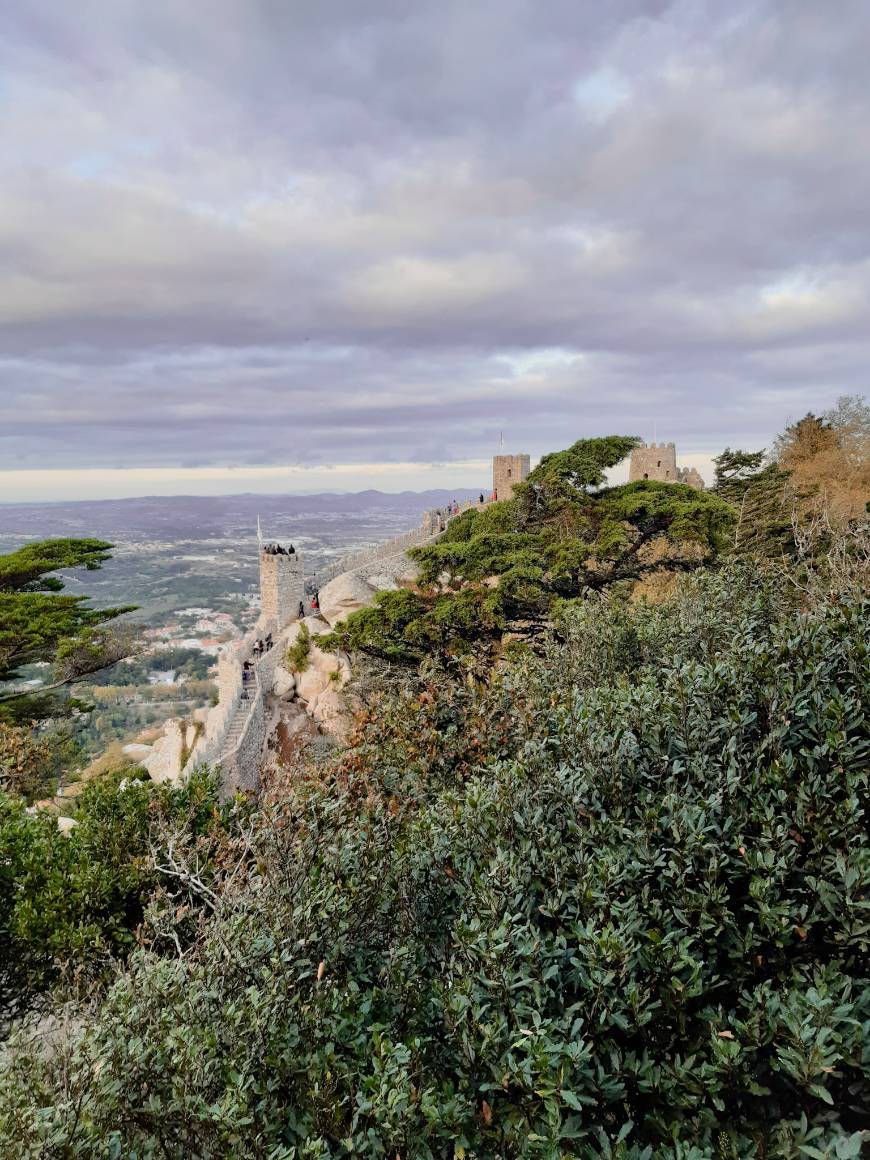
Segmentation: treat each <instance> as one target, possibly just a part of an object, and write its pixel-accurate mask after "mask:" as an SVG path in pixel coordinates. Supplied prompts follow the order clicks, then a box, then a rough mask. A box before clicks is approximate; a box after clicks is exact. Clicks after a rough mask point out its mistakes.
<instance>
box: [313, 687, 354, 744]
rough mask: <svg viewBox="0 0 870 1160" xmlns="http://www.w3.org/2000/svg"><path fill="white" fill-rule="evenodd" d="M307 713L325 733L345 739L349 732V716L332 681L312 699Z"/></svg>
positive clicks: (342, 699)
mask: <svg viewBox="0 0 870 1160" xmlns="http://www.w3.org/2000/svg"><path fill="white" fill-rule="evenodd" d="M308 711H309V713H310V714H311V716H312V717H313V718H314V720H315V721H316V722H317V724H318V725H319V726H320V727H321V729H322V730H323V731H324V732H325V733H330V734H332V736H334V737H346V736H347V734H348V733H349V732H350V727H351V723H352V722H351V715H350V713H349V712H348V709H347V706H346V705H345V703H344V698H343V697H342V696H341V693H340V692H339V689H338V686H337V685H336V683H335V682H334V681H330V686H329V688H327V689H324V690H323V692H322V693H319V694H318V695H317V696H316V697H315V698H314V700H313V701H312V702H311V703H310V704H309V706H308Z"/></svg>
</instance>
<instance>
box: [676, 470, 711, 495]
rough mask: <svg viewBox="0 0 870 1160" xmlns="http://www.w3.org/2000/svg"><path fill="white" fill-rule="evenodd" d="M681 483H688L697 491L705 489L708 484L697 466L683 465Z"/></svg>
mask: <svg viewBox="0 0 870 1160" xmlns="http://www.w3.org/2000/svg"><path fill="white" fill-rule="evenodd" d="M680 483H685V484H688V486H689V487H694V488H695V489H696V490H697V491H703V490H704V488H705V487H706V486H707V485H706V484H705V483H704V480H703V478H702V476H701V473H700V471H698V469H697V468H696V467H681V468H680Z"/></svg>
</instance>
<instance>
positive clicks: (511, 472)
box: [492, 455, 529, 499]
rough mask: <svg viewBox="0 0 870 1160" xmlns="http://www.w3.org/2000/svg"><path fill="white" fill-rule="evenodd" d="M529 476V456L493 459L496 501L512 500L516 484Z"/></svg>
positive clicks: (493, 481) (493, 483)
mask: <svg viewBox="0 0 870 1160" xmlns="http://www.w3.org/2000/svg"><path fill="white" fill-rule="evenodd" d="M528 476H529V457H528V455H494V456H493V459H492V490H493V492H494V494H495V497H496V499H510V498H511V496H512V495H513V493H514V484H515V483H522V481H523V480H524V479H528Z"/></svg>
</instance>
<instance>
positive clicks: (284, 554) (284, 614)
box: [260, 544, 305, 632]
mask: <svg viewBox="0 0 870 1160" xmlns="http://www.w3.org/2000/svg"><path fill="white" fill-rule="evenodd" d="M304 598H305V574H304V572H303V570H302V559H301V557H300V555H299V553H298V552H292V553H291V552H289V551H288V550H287V549H286V548H282V547H280V545H278V544H264V545H263V547H262V548H260V601H261V609H262V611H261V619H262V620H263V622H264V623H266V622H268V623H270V624H273V625H274V626H275V631H278V632H280V630H281V629H282V628H286V626H287V625H288V624H289V623H290V622H291V620H296V619H297V617H298V615H299V602H300V601H304Z"/></svg>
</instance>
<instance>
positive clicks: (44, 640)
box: [0, 539, 135, 796]
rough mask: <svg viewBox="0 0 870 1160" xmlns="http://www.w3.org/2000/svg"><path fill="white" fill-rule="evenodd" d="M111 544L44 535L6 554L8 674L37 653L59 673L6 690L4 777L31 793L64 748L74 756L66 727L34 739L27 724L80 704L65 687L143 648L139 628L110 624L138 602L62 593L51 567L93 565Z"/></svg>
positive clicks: (2, 592) (2, 583)
mask: <svg viewBox="0 0 870 1160" xmlns="http://www.w3.org/2000/svg"><path fill="white" fill-rule="evenodd" d="M111 547H112V545H111V544H107V543H105V542H104V541H102V540H93V539H87V540H43V541H40V542H38V543H34V544H28V545H27V546H26V547H24V548H19V549H18V550H17V551H15V552H9V553H7V554H6V555H0V682H2V681H5V680H10V679H11V678H14V677H15V676H16V674H17V672H18V670H19V669H20V668H21V667H22V666H23V665H25V664H28V663H32V662H36V661H49V662H51V663H52V666H53V678H54V684H53V685H49V686H46V687H44V688H42V689H38V690H36V691H33V690H30V689H14V690H11V691H5V692H2V693H0V721H2V722H4V723H5V724H6V726H8V729H7V731H6V732H5V734H4V737H5V743H4V745H3V746H2V748H0V777H2V785H3V786H5V788H6V789H7V790H15V791H16V792H17V791H18V789H21V790H23V791H24V792H25V794H26V795H27V796H30V795H32V794H34V793H36V792H38V791H40V790H43V789H46V788H47V787H48V785H49V783H50V781H51V780H53V779H54V777H56V775H57V773H58V772H59V771H60V767H59V766H58V763H57V761H56V759H57V758H58V757H59V756H60V755H62V754H64V753H65V754H66V755H67V757H68V758H70V759H71V757H72V754H73V749H72V748H71V746H70V742H69V737H68V735H67V734H66V733H65V732H64V731H63V730H61V731H60V732H59V733H58V736H56V737H55V738H49V737H47V736H46V735H45V734H44V733H41V734H40V735H39V736H34V737H33V738H30V739H28V737H27V735H26V733H25V732H24V730H25V729H26V728H28V727H30V728H32V729H36V728H37V727H38V726H39V725H40V723H46V722H50V721H55V722H56V721H58V720H59V719H61V718H63V717H64V716H69V715H70V714H71V713H72V712H73V711H74V710H75V709H76V708H77V706H76V704H75V702H74V701H72V700H71V699H69V698H66V699H63V697H62V695H60V694H58V693H57V691H56V690H57V688H58V687H62V686H66V685H68V684H69V683H70V682H72V681H74V680H76V679H77V678H79V677H81V676H83V675H85V674H87V673H92V672H95V671H98V670H100V669H102V668H104V667H105V666H106V665H110V664H114V663H115V662H116V661H117V660H118V659H119V658H120V657H122V656H126V655H128V654H129V653H130V652H131V651H133V649H134V648H135V639H134V634H133V630H132V628H129V627H125V628H124V629H120V630H119V629H117V628H114V627H113V628H109V627H107V624H108V622H109V621H113V620H115V619H116V617H118V616H120V615H121V614H122V613H124V612H129V611H131V610H132V606H130V607H124V608H102V609H96V608H92V607H90V605H89V604H88V598H87V597H86V596H67V595H63V594H61V589H62V588H63V581H62V580H61V579H60V578H59V577H57V576H54V575H51V574H50V573H52V572H53V571H54V570H56V569H58V568H78V567H84V568H86V569H88V570H91V571H93V570H94V569H96V568H99V567H100V566H101V565H102V564H103V563H104V562H105V561H106V560H107V559H108V558H109V549H110V548H111ZM13 743H14V744H13ZM49 753H51V755H52V761H51V762H48V754H49ZM26 758H27V759H28V760H29V764H28V762H27V761H25V759H26ZM48 764H51V766H52V768H51V771H50V773H47V771H46V769H47V765H48Z"/></svg>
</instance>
